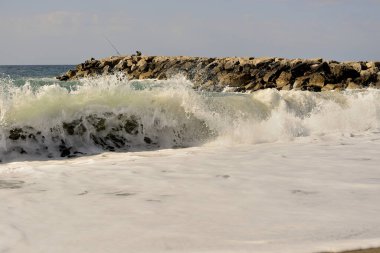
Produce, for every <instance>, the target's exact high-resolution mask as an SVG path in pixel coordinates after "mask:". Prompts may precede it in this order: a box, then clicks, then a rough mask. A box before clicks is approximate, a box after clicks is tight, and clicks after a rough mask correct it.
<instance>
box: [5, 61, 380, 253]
mask: <svg viewBox="0 0 380 253" xmlns="http://www.w3.org/2000/svg"><path fill="white" fill-rule="evenodd" d="M72 68H75V66H70V65H44V66H42V65H41V66H0V160H1V163H0V252H169V251H170V252H293V253H294V252H295V253H296V252H306V253H307V252H310V253H311V252H331V251H339V250H348V249H356V248H364V247H378V246H380V218H379V214H380V90H377V89H365V90H346V91H329V92H309V91H298V90H291V91H278V90H275V89H265V90H260V91H257V92H253V93H235V92H229V89H228V88H226V89H225V91H223V92H206V91H202V90H195V89H194V88H193V84H192V82H191V81H189V80H187V79H186V78H185V77H183V76H181V75H178V76H174V77H173V78H171V79H169V80H128V78H127V77H126V76H125V75H123V74H122V73H116V74H114V75H109V76H100V77H95V78H86V79H82V80H77V81H69V82H61V81H58V80H57V79H55V76H57V75H60V74H62V73H64V72H66V71H67V70H68V69H72Z"/></svg>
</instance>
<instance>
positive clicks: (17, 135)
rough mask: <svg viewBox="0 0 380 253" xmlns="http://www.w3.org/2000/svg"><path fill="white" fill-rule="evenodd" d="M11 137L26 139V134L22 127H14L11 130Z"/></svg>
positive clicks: (13, 138) (12, 138)
mask: <svg viewBox="0 0 380 253" xmlns="http://www.w3.org/2000/svg"><path fill="white" fill-rule="evenodd" d="M9 139H11V140H14V141H16V140H18V139H23V140H25V139H26V136H25V134H24V131H23V130H22V129H21V128H14V129H11V130H10V131H9Z"/></svg>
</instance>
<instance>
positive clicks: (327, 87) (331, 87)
mask: <svg viewBox="0 0 380 253" xmlns="http://www.w3.org/2000/svg"><path fill="white" fill-rule="evenodd" d="M336 88H337V86H336V85H335V84H331V83H329V84H326V85H325V86H323V87H322V91H330V90H334V89H336Z"/></svg>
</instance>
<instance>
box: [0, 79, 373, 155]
mask: <svg viewBox="0 0 380 253" xmlns="http://www.w3.org/2000/svg"><path fill="white" fill-rule="evenodd" d="M0 83H1V91H0V92H1V95H0V100H1V101H0V156H1V160H2V161H6V160H12V159H14V158H16V157H17V158H19V157H20V154H22V155H23V157H36V156H37V157H42V158H43V157H44V158H53V157H73V156H77V155H81V154H95V153H99V152H102V151H135V150H150V149H160V148H181V147H189V146H196V145H202V144H205V143H216V144H217V145H224V144H225V143H249V144H252V143H262V142H275V141H290V140H292V139H294V138H296V137H303V136H323V135H329V134H332V135H334V134H338V135H341V134H351V133H357V132H371V131H378V130H379V126H380V124H379V123H380V91H379V90H364V91H345V92H325V93H313V92H306V91H277V90H274V89H267V90H261V91H258V92H255V93H251V94H241V93H227V92H226V93H206V92H198V91H195V90H194V89H192V83H191V82H189V81H187V80H186V79H184V78H181V77H178V78H174V79H171V80H167V81H158V80H144V81H142V80H141V81H128V80H126V79H125V78H120V76H117V75H114V76H105V77H99V78H95V79H84V80H82V81H80V82H78V83H75V84H72V85H70V86H66V87H63V86H61V85H60V84H59V83H58V82H56V83H52V84H50V85H39V86H35V85H33V84H30V83H28V82H26V84H25V85H23V86H21V87H20V86H17V85H14V84H13V83H12V80H10V79H0Z"/></svg>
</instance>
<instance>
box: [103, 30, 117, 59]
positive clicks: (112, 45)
mask: <svg viewBox="0 0 380 253" xmlns="http://www.w3.org/2000/svg"><path fill="white" fill-rule="evenodd" d="M103 36H104V38H105V39H106V40H107V42H108V43H109V44H110V46H111V47H112V48H113V49H114V50H115V51H116V53H117V54H118V55H119V56H121V54H120V52H119V50H117V48H116V47H115V45H114V44H112V42H111V41H110V40H109V39H108V38H107V36H105V35H103Z"/></svg>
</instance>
